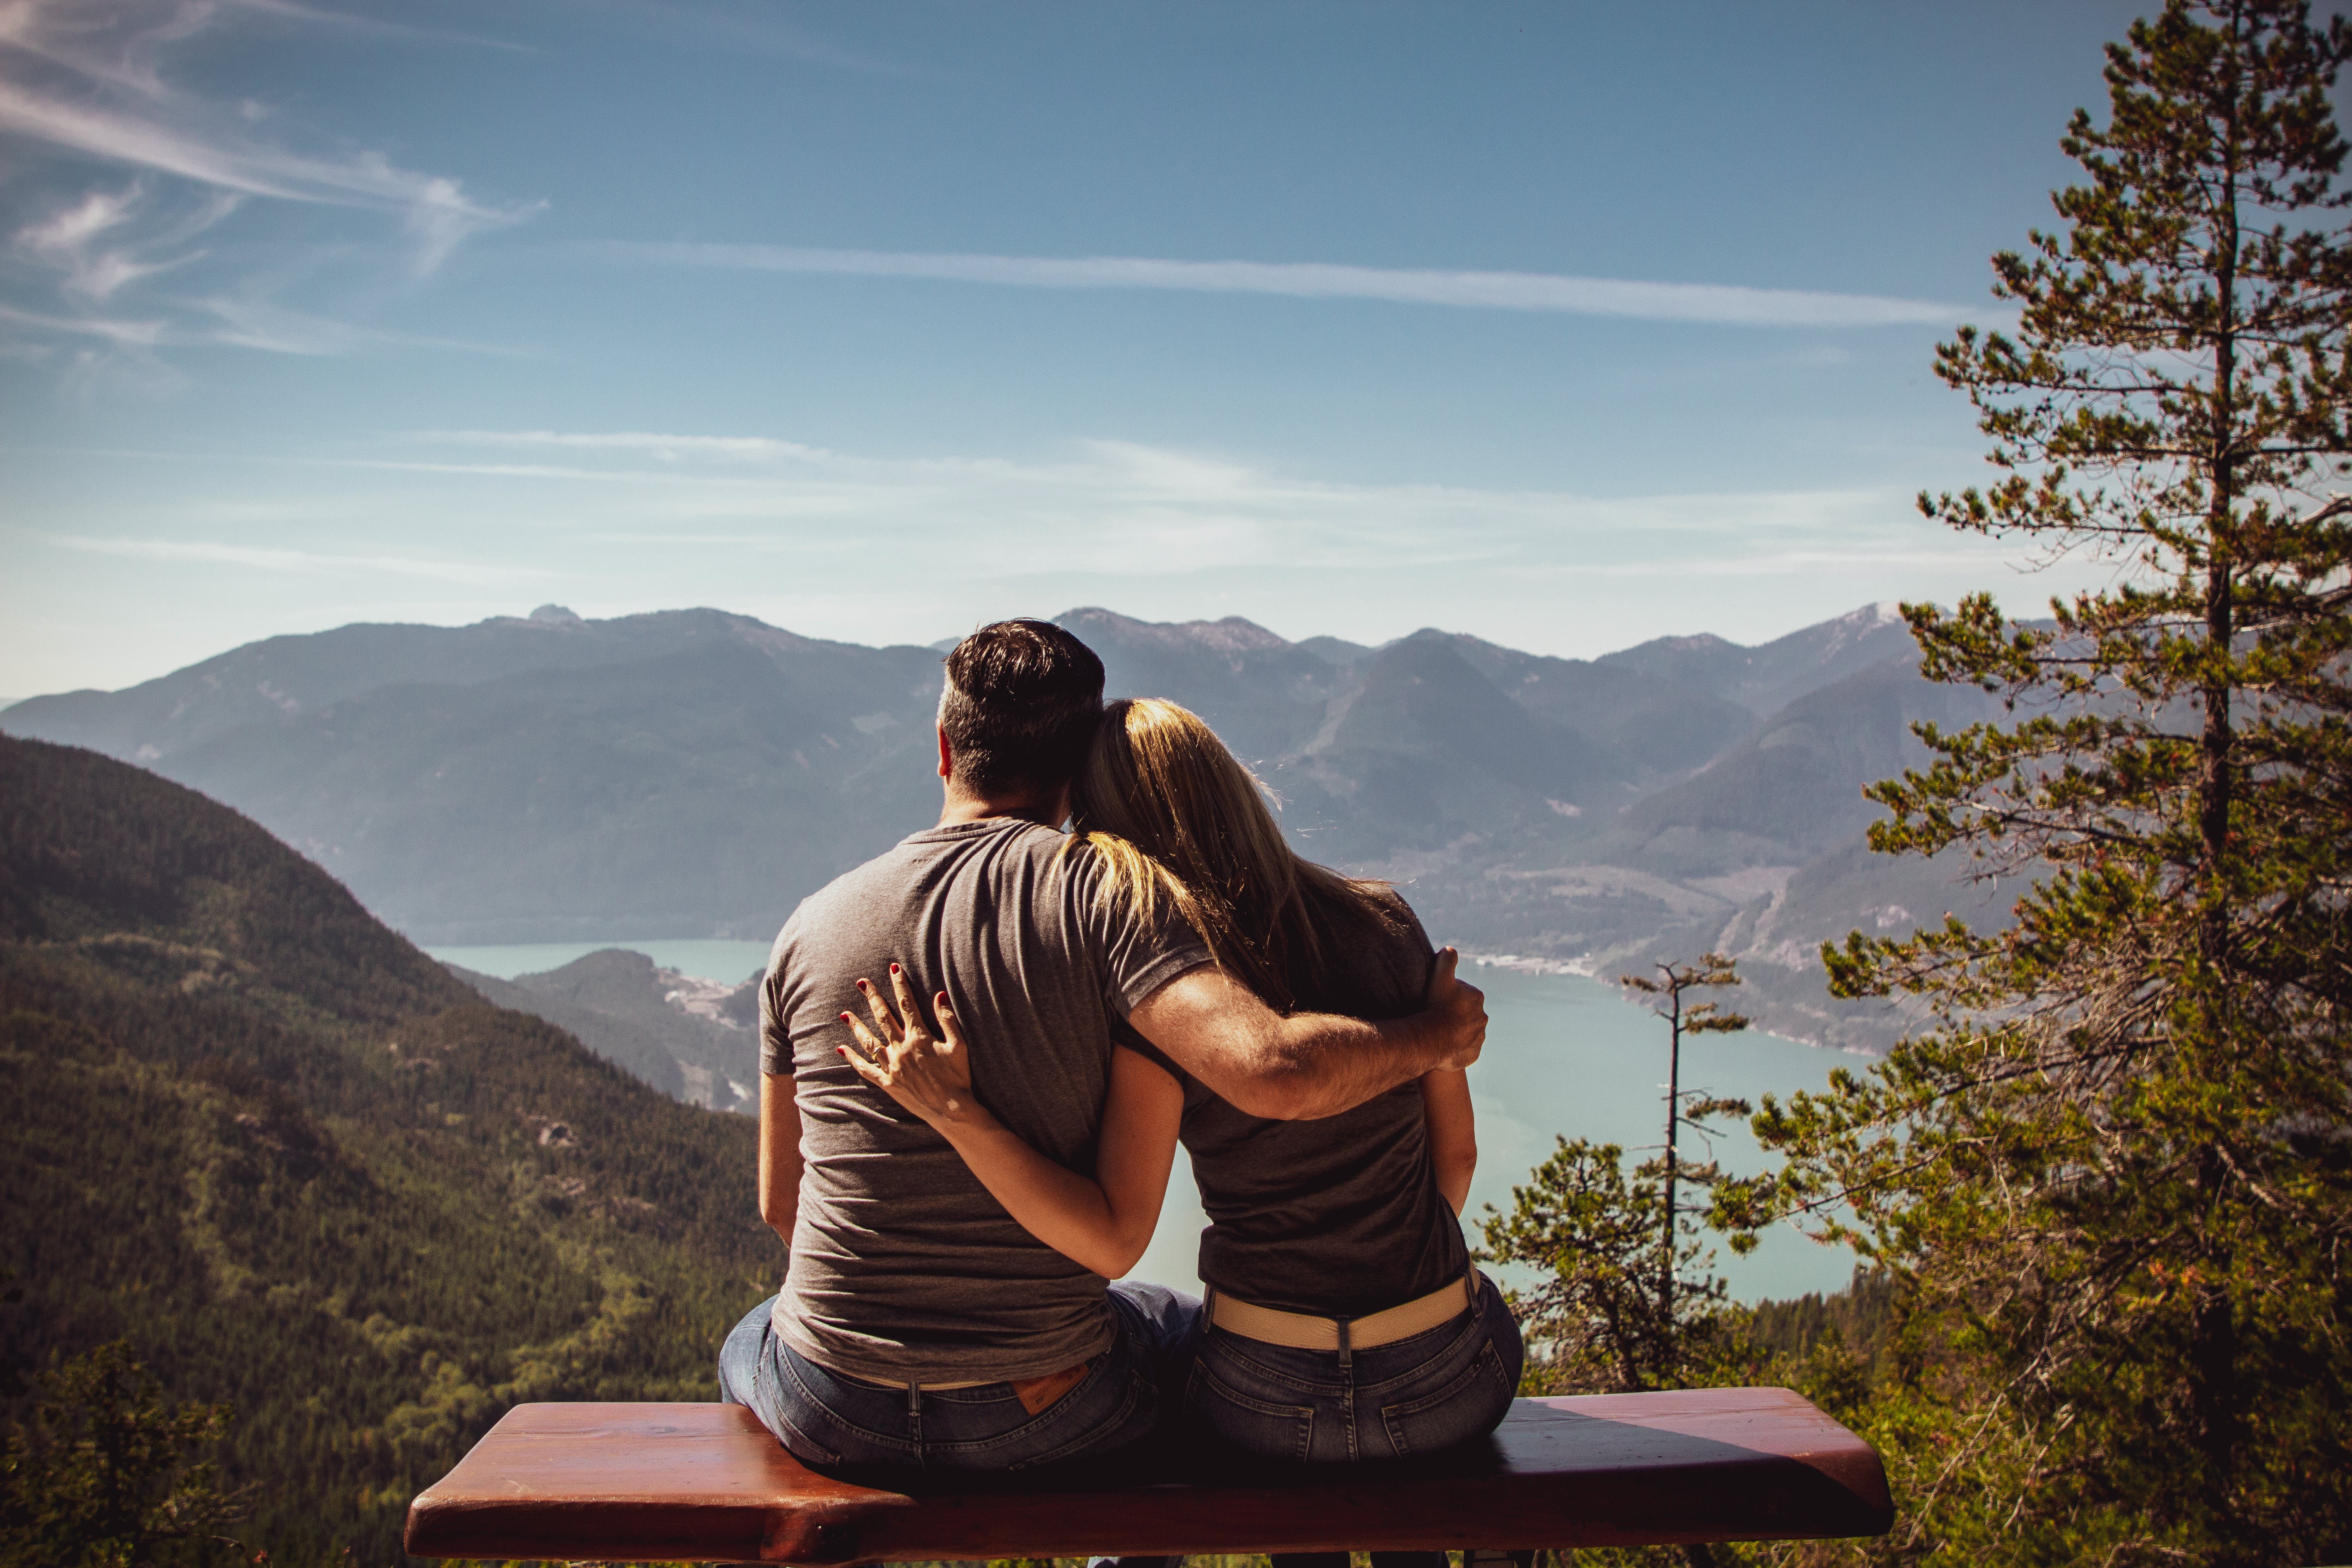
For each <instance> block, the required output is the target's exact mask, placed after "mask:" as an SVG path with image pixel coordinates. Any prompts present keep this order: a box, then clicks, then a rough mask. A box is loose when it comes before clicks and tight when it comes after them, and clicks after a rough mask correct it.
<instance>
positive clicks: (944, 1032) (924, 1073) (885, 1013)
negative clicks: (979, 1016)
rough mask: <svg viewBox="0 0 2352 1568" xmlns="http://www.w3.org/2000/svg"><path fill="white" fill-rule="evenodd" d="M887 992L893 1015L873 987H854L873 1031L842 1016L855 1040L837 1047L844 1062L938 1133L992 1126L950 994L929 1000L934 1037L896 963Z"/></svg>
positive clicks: (891, 968)
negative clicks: (936, 1024) (974, 1086)
mask: <svg viewBox="0 0 2352 1568" xmlns="http://www.w3.org/2000/svg"><path fill="white" fill-rule="evenodd" d="M890 988H891V989H892V990H893V991H894V992H896V993H897V994H898V1010H897V1011H896V1012H893V1011H892V1010H891V1007H890V1004H889V1003H888V1002H887V1001H886V1000H884V999H883V996H882V994H881V993H880V992H879V991H877V990H876V989H875V988H874V986H873V985H872V984H869V983H867V982H866V981H864V980H860V981H859V982H858V983H857V989H858V992H859V994H861V995H863V996H864V997H865V998H866V1012H867V1013H869V1014H871V1015H872V1016H873V1018H874V1027H873V1028H872V1029H868V1028H866V1026H865V1025H864V1024H861V1023H859V1022H858V1021H857V1019H856V1018H855V1017H853V1016H851V1015H849V1014H847V1013H844V1014H843V1015H842V1016H841V1019H842V1022H843V1023H845V1024H847V1025H848V1026H849V1029H850V1033H852V1034H853V1035H855V1036H856V1037H857V1045H856V1048H855V1049H852V1048H851V1047H847V1046H840V1047H835V1048H836V1049H837V1050H839V1051H840V1052H841V1055H842V1059H843V1060H845V1061H846V1062H847V1063H848V1064H849V1065H850V1066H851V1067H852V1068H855V1069H856V1072H857V1076H858V1077H860V1078H862V1079H865V1080H866V1082H868V1083H870V1084H872V1085H873V1086H874V1087H875V1088H877V1089H880V1090H882V1091H883V1092H884V1093H885V1094H887V1095H888V1096H889V1097H890V1098H891V1099H893V1100H897V1101H898V1103H899V1104H900V1105H903V1106H905V1107H906V1108H907V1109H908V1110H911V1111H913V1112H914V1113H915V1114H916V1115H918V1116H919V1117H921V1118H922V1119H923V1120H924V1121H926V1122H928V1123H929V1124H930V1125H931V1126H932V1127H935V1128H937V1129H939V1130H940V1131H942V1132H945V1131H948V1130H949V1129H950V1128H951V1127H952V1128H969V1127H971V1126H974V1125H976V1124H979V1123H982V1122H984V1121H992V1120H993V1118H991V1117H990V1116H989V1114H988V1112H987V1111H986V1110H983V1109H982V1107H981V1105H980V1103H979V1101H977V1100H974V1099H972V1095H971V1055H970V1053H969V1052H968V1051H967V1050H966V1049H965V1047H964V1039H963V1031H962V1030H961V1028H960V1027H958V1026H957V1024H956V1016H955V1008H954V1007H953V1005H951V1004H950V1002H949V1001H948V994H947V993H946V992H944V991H942V992H940V994H938V995H937V996H936V997H934V998H933V999H932V1006H933V1007H934V1008H935V1009H937V1011H938V1013H939V1017H940V1034H939V1037H933V1036H932V1034H931V1032H930V1030H929V1028H927V1027H925V1026H924V1024H923V1010H922V1008H921V1007H920V1006H919V1005H917V1004H916V1001H915V993H914V989H913V988H912V987H911V986H909V985H908V984H907V972H906V971H905V970H903V969H901V968H900V967H899V966H898V965H897V964H895V963H894V964H892V965H891V966H890Z"/></svg>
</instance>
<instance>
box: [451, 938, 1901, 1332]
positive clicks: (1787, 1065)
mask: <svg viewBox="0 0 2352 1568" xmlns="http://www.w3.org/2000/svg"><path fill="white" fill-rule="evenodd" d="M602 947H626V948H633V949H635V951H637V952H643V953H646V954H647V955H648V956H650V957H651V958H652V959H653V961H654V962H655V963H658V964H661V965H662V966H663V967H665V968H668V969H676V970H678V971H680V972H682V973H688V974H696V975H702V976H705V977H707V978H709V979H712V980H722V981H727V982H730V983H733V982H737V981H740V980H741V979H743V978H744V977H745V976H747V975H749V974H751V973H752V972H754V971H755V970H757V969H759V968H760V967H761V964H763V963H766V962H767V956H768V944H767V943H766V942H708V941H669V940H639V939H625V940H619V941H614V942H543V943H527V944H521V945H513V946H503V947H436V948H430V949H427V951H428V952H431V953H432V954H433V956H435V957H436V958H439V959H445V960H446V961H448V962H449V963H457V964H462V965H464V966H465V967H467V968H468V969H474V970H478V971H480V972H481V973H485V974H496V975H499V976H502V977H505V978H509V979H511V978H512V977H513V976H515V975H517V974H525V973H532V972H534V971H539V970H546V969H554V968H557V967H560V966H561V965H562V964H565V963H570V962H572V960H573V959H575V958H578V957H580V956H581V955H582V954H583V953H588V952H594V951H596V950H597V949H598V948H602ZM1465 978H1466V979H1468V980H1470V981H1471V982H1472V983H1473V984H1476V985H1478V986H1479V987H1480V988H1481V989H1482V990H1484V991H1485V992H1486V1011H1487V1016H1488V1018H1489V1020H1490V1022H1489V1025H1488V1029H1487V1035H1486V1051H1485V1054H1484V1055H1483V1056H1482V1057H1481V1058H1479V1062H1478V1065H1477V1066H1476V1067H1475V1068H1471V1069H1470V1087H1471V1091H1472V1098H1473V1100H1475V1103H1476V1106H1477V1110H1478V1177H1477V1180H1476V1181H1475V1183H1474V1184H1472V1186H1471V1190H1470V1204H1469V1210H1468V1217H1469V1218H1470V1219H1472V1220H1474V1221H1475V1218H1476V1216H1477V1215H1478V1214H1479V1213H1480V1211H1481V1210H1482V1209H1483V1208H1484V1206H1485V1205H1488V1204H1492V1205H1495V1206H1496V1208H1501V1209H1507V1208H1508V1207H1509V1206H1510V1202H1511V1189H1512V1187H1513V1186H1514V1185H1516V1184H1518V1183H1521V1182H1523V1181H1525V1180H1526V1178H1527V1173H1528V1171H1529V1170H1530V1169H1531V1168H1533V1167H1534V1166H1535V1165H1536V1164H1538V1163H1540V1162H1541V1161H1542V1160H1543V1159H1544V1158H1545V1157H1546V1156H1547V1155H1548V1154H1549V1152H1551V1149H1552V1140H1553V1139H1554V1138H1555V1137H1562V1136H1565V1137H1570V1138H1590V1139H1592V1140H1594V1141H1595V1142H1617V1143H1622V1144H1623V1145H1625V1147H1626V1149H1627V1152H1628V1156H1629V1158H1639V1157H1640V1155H1638V1154H1636V1153H1635V1152H1634V1151H1636V1150H1640V1151H1642V1152H1644V1153H1646V1152H1649V1151H1651V1150H1654V1149H1655V1147H1656V1146H1657V1145H1658V1144H1659V1142H1661V1141H1662V1139H1663V1138H1664V1131H1665V1123H1664V1116H1665V1109H1664V1094H1665V1077H1666V1045H1665V1025H1664V1023H1662V1022H1661V1021H1660V1020H1658V1019H1657V1018H1655V1017H1654V1016H1651V1014H1650V1013H1649V1012H1647V1011H1646V1010H1645V1009H1643V1008H1641V1007H1638V1006H1634V1005H1631V1004H1629V1003H1627V1002H1625V1001H1623V1000H1622V999H1621V998H1620V996H1619V994H1618V993H1617V990H1616V988H1615V987H1614V986H1611V985H1606V984H1601V982H1599V981H1597V980H1588V979H1584V978H1582V977H1580V976H1577V975H1570V974H1527V973H1520V972H1518V971H1516V970H1510V969H1502V968H1497V967H1495V966H1492V965H1486V964H1479V965H1472V966H1467V967H1466V972H1465ZM1864 1060H1865V1058H1859V1057H1854V1056H1850V1055H1846V1054H1843V1053H1841V1052H1836V1051H1825V1050H1821V1049H1818V1048H1816V1047H1811V1046H1807V1045H1801V1044H1799V1043H1798V1042H1796V1041H1794V1040H1785V1039H1781V1038H1780V1037H1778V1036H1774V1035H1766V1034H1759V1033H1755V1032H1749V1033H1747V1034H1739V1035H1703V1036H1700V1037H1696V1038H1695V1039H1693V1040H1690V1041H1687V1042H1685V1045H1684V1047H1683V1081H1684V1084H1685V1087H1688V1088H1694V1089H1708V1090H1711V1091H1713V1092H1714V1093H1717V1094H1722V1095H1742V1096H1746V1097H1747V1098H1748V1099H1750V1100H1754V1099H1756V1098H1757V1097H1759V1096H1760V1095H1762V1094H1764V1093H1766V1092H1768V1091H1769V1092H1772V1093H1779V1094H1785V1093H1787V1092H1788V1091H1789V1090H1790V1089H1819V1088H1821V1087H1822V1085H1824V1084H1825V1083H1827V1082H1828V1081H1829V1075H1830V1069H1831V1068H1833V1067H1837V1066H1840V1065H1843V1066H1846V1067H1849V1068H1859V1067H1861V1066H1862V1065H1864ZM747 1065H748V1064H747ZM1683 1148H1684V1150H1685V1154H1686V1155H1689V1156H1691V1157H1695V1158H1705V1157H1706V1147H1705V1145H1704V1144H1703V1143H1702V1144H1697V1145H1696V1147H1695V1146H1694V1142H1693V1141H1691V1140H1690V1139H1689V1135H1688V1134H1687V1133H1685V1142H1684V1144H1683ZM1715 1152H1716V1155H1717V1158H1719V1159H1721V1160H1722V1161H1723V1163H1724V1164H1725V1165H1726V1166H1727V1168H1729V1169H1732V1170H1736V1171H1755V1170H1759V1169H1761V1168H1763V1165H1764V1163H1765V1162H1764V1156H1763V1154H1762V1152H1760V1151H1759V1150H1758V1148H1757V1147H1756V1144H1755V1142H1754V1140H1753V1139H1751V1138H1749V1137H1748V1132H1747V1130H1746V1129H1745V1128H1744V1127H1734V1128H1732V1129H1731V1130H1729V1131H1725V1132H1718V1133H1717V1135H1716V1139H1715ZM1178 1158H1179V1160H1180V1162H1181V1158H1182V1156H1181V1153H1180V1154H1179V1156H1178ZM744 1180H745V1182H746V1183H747V1184H748V1183H749V1182H750V1181H751V1173H750V1172H748V1171H747V1172H745V1173H744ZM1204 1223H1205V1222H1204V1220H1203V1218H1202V1214H1201V1208H1200V1203H1199V1200H1198V1199H1197V1198H1196V1197H1195V1196H1194V1194H1193V1191H1192V1179H1191V1174H1190V1173H1189V1171H1187V1170H1181V1169H1180V1170H1179V1171H1178V1173H1176V1176H1175V1178H1174V1179H1173V1180H1171V1182H1170V1184H1169V1193H1168V1204H1167V1207H1166V1208H1165V1209H1164V1210H1163V1211H1162V1212H1161V1215H1160V1230H1159V1234H1158V1235H1157V1236H1155V1237H1153V1239H1152V1243H1151V1247H1150V1251H1148V1252H1147V1253H1145V1254H1144V1257H1143V1261H1142V1262H1141V1263H1139V1264H1138V1265H1137V1266H1136V1268H1135V1277H1136V1278H1139V1279H1151V1280H1157V1281H1159V1282H1160V1283H1161V1284H1165V1285H1173V1286H1176V1287H1178V1288H1180V1289H1188V1290H1197V1289H1200V1283H1199V1280H1198V1279H1197V1278H1196V1277H1195V1275H1194V1273H1193V1267H1194V1264H1193V1254H1194V1250H1195V1248H1196V1247H1197V1246H1198V1244H1199V1237H1200V1232H1201V1229H1202V1225H1203V1224H1204ZM1473 1234H1474V1238H1475V1226H1474V1227H1473ZM1716 1268H1717V1272H1718V1273H1720V1274H1722V1275H1723V1276H1724V1277H1725V1278H1726V1279H1728V1280H1729V1281H1730V1282H1731V1289H1732V1293H1733V1294H1734V1295H1735V1296H1737V1297H1738V1298H1739V1299H1740V1300H1759V1299H1761V1298H1765V1297H1788V1296H1797V1295H1802V1294H1803V1293H1804V1292H1806V1291H1808V1290H1833V1289H1838V1288H1839V1287H1841V1286H1843V1285H1844V1284H1845V1282H1846V1280H1847V1279H1848V1278H1849V1277H1850V1276H1851V1275H1852V1273H1853V1258H1852V1257H1851V1255H1849V1254H1848V1253H1846V1252H1845V1251H1844V1250H1843V1249H1842V1248H1835V1247H1822V1246H1819V1245H1817V1244H1815V1243H1814V1242H1811V1241H1810V1240H1808V1239H1806V1238H1805V1237H1802V1236H1800V1235H1798V1234H1796V1233H1795V1232H1793V1231H1785V1230H1784V1231H1778V1232H1773V1233H1770V1234H1768V1235H1766V1236H1765V1237H1763V1239H1762V1242H1761V1244H1760V1245H1759V1247H1757V1249H1756V1250H1755V1251H1754V1252H1753V1253H1751V1254H1749V1255H1748V1257H1746V1258H1733V1257H1732V1256H1731V1255H1730V1253H1729V1251H1728V1249H1719V1250H1718V1252H1717V1258H1716Z"/></svg>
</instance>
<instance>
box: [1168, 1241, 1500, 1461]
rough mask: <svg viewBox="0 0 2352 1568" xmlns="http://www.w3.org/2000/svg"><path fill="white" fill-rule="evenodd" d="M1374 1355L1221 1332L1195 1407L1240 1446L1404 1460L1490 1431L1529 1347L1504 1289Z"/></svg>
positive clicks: (1189, 1402) (1195, 1375) (1296, 1455)
mask: <svg viewBox="0 0 2352 1568" xmlns="http://www.w3.org/2000/svg"><path fill="white" fill-rule="evenodd" d="M1478 1284H1479V1289H1478V1301H1477V1305H1476V1306H1475V1307H1474V1308H1472V1309H1469V1310H1465V1311H1464V1312H1463V1313H1461V1315H1459V1316H1458V1317H1456V1318H1454V1320H1453V1321H1450V1322H1445V1323H1441V1324H1439V1325H1438V1326H1437V1327H1436V1328H1433V1329H1431V1330H1429V1331H1426V1332H1424V1333H1418V1334H1415V1335H1413V1336H1412V1337H1411V1338H1410V1339H1402V1340H1396V1341H1393V1342H1390V1343H1388V1344H1384V1345H1376V1346H1374V1347H1373V1348H1372V1349H1370V1350H1349V1349H1341V1350H1337V1351H1307V1350H1293V1349H1291V1348H1290V1347H1288V1346H1286V1345H1270V1344H1266V1343H1265V1342H1262V1341H1259V1340H1250V1339H1244V1338H1243V1337H1242V1336H1240V1335H1239V1334H1234V1333H1229V1332H1227V1331H1224V1330H1223V1329H1219V1328H1216V1327H1214V1326H1212V1327H1210V1328H1209V1329H1208V1330H1207V1331H1206V1332H1205V1334H1204V1336H1203V1338H1202V1342H1201V1348H1200V1353H1199V1355H1198V1356H1197V1357H1196V1358H1195V1359H1194V1361H1193V1363H1192V1373H1191V1376H1190V1377H1189V1379H1188V1380H1187V1382H1186V1384H1185V1390H1184V1414H1185V1415H1186V1417H1187V1418H1188V1419H1189V1420H1190V1422H1191V1423H1192V1426H1194V1427H1195V1428H1196V1429H1199V1430H1201V1431H1203V1432H1205V1433H1207V1434H1208V1435H1209V1436H1213V1437H1214V1438H1215V1439H1216V1440H1217V1441H1219V1442H1220V1443H1222V1444H1223V1445H1224V1446H1225V1447H1228V1448H1237V1449H1240V1450H1241V1451H1242V1452H1244V1453H1246V1454H1250V1455H1254V1456H1255V1457H1257V1458H1265V1459H1280V1460H1290V1461H1296V1462H1300V1463H1311V1464H1322V1463H1333V1462H1339V1463H1344V1462H1346V1461H1349V1460H1355V1459H1389V1458H1400V1459H1401V1458H1407V1457H1408V1456H1411V1455H1414V1454H1427V1453H1432V1452H1434V1451H1435V1450H1437V1449H1440V1448H1447V1447H1453V1446H1454V1444H1456V1443H1461V1442H1466V1441H1468V1440H1469V1439H1471V1438H1473V1437H1482V1436H1486V1434H1487V1433H1489V1432H1492V1431H1493V1430H1494V1429H1495V1428H1496V1426H1499V1425H1500V1424H1501V1422H1502V1419H1503V1416H1504V1415H1505V1414H1506V1413H1507V1412H1508V1411H1509V1409H1510V1407H1511V1398H1512V1396H1513V1395H1514V1394H1517V1392H1518V1388H1519V1367H1520V1363H1521V1362H1522V1361H1523V1360H1524V1359H1525V1355H1526V1352H1525V1351H1524V1350H1523V1349H1522V1347H1521V1346H1520V1343H1519V1328H1518V1325H1517V1323H1516V1322H1514V1321H1512V1319H1511V1311H1510V1309H1509V1308H1508V1307H1507V1306H1505V1305H1504V1304H1503V1293H1502V1292H1501V1291H1500V1290H1497V1289H1495V1285H1494V1282H1493V1281H1492V1280H1490V1279H1486V1277H1485V1276H1484V1275H1481V1276H1480V1277H1479V1280H1478Z"/></svg>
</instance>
